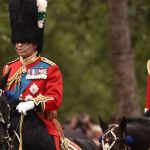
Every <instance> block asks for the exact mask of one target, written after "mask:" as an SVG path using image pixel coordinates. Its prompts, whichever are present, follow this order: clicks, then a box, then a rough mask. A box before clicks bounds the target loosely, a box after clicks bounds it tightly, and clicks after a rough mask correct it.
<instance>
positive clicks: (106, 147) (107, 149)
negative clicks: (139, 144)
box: [102, 124, 125, 150]
mask: <svg viewBox="0 0 150 150" xmlns="http://www.w3.org/2000/svg"><path fill="white" fill-rule="evenodd" d="M112 126H113V127H112V128H111V129H110V130H108V131H107V132H106V133H105V134H104V135H103V136H102V147H103V150H111V149H112V147H113V146H114V145H115V143H116V142H117V141H118V140H124V136H125V135H124V134H123V137H117V136H116V134H115V132H114V130H115V129H116V128H118V127H119V125H118V124H113V125H112ZM108 134H111V135H112V136H113V137H112V138H111V139H110V138H106V136H107V135H108ZM110 140H112V141H113V142H112V143H111V144H109V141H110ZM105 141H106V142H105Z"/></svg>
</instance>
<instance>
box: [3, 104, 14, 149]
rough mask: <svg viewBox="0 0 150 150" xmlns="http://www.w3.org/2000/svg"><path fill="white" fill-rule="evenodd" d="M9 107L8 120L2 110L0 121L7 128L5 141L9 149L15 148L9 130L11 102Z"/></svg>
mask: <svg viewBox="0 0 150 150" xmlns="http://www.w3.org/2000/svg"><path fill="white" fill-rule="evenodd" d="M7 108H8V118H7V122H6V121H5V119H4V117H3V115H2V112H0V123H2V124H3V125H4V126H5V128H6V132H5V137H4V143H6V144H7V146H8V150H13V145H12V139H11V137H10V135H9V131H8V130H9V128H10V106H9V104H7Z"/></svg>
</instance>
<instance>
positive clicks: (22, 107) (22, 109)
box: [16, 101, 35, 115]
mask: <svg viewBox="0 0 150 150" xmlns="http://www.w3.org/2000/svg"><path fill="white" fill-rule="evenodd" d="M34 108H35V103H34V102H33V101H26V102H20V103H19V104H18V105H17V107H16V109H17V110H18V112H19V113H23V114H24V115H27V111H28V110H31V109H34Z"/></svg>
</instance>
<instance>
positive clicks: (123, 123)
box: [119, 117, 126, 131]
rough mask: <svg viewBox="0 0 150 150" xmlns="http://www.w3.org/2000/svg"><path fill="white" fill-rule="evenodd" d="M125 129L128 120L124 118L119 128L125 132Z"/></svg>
mask: <svg viewBox="0 0 150 150" xmlns="http://www.w3.org/2000/svg"><path fill="white" fill-rule="evenodd" d="M125 127H126V118H125V117H122V119H121V122H120V124H119V128H120V129H121V130H122V131H124V129H125Z"/></svg>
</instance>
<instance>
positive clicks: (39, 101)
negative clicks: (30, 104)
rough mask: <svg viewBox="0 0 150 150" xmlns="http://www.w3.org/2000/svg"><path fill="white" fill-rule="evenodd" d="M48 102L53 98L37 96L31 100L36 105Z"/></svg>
mask: <svg viewBox="0 0 150 150" xmlns="http://www.w3.org/2000/svg"><path fill="white" fill-rule="evenodd" d="M49 100H54V97H48V96H43V95H41V94H40V95H38V96H37V97H35V98H33V101H34V102H35V104H36V105H38V104H39V103H41V102H43V103H45V102H47V101H49ZM44 107H45V106H44V104H43V108H44Z"/></svg>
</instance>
